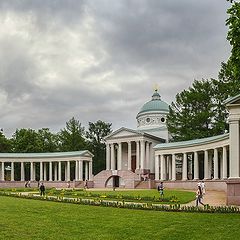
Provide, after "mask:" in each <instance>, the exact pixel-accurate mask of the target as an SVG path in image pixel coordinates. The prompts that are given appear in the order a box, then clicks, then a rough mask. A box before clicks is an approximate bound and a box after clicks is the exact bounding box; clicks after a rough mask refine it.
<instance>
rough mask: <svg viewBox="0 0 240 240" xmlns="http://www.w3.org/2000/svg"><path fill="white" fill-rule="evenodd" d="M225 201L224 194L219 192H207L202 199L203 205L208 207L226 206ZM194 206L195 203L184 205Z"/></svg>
mask: <svg viewBox="0 0 240 240" xmlns="http://www.w3.org/2000/svg"><path fill="white" fill-rule="evenodd" d="M226 200H227V199H226V193H225V192H220V191H207V192H206V194H205V195H204V197H203V203H204V204H208V205H210V206H226ZM195 205H196V202H195V201H192V202H190V203H187V204H186V206H195Z"/></svg>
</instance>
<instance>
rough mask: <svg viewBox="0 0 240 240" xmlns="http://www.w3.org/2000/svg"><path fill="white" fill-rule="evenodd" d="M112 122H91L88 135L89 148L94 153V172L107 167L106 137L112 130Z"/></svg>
mask: <svg viewBox="0 0 240 240" xmlns="http://www.w3.org/2000/svg"><path fill="white" fill-rule="evenodd" d="M111 126H112V124H111V123H105V122H103V121H101V120H98V121H97V122H95V123H92V122H89V127H88V131H87V132H86V137H87V139H88V146H89V150H90V151H91V152H92V153H93V154H94V157H93V173H94V174H96V173H98V172H100V171H101V170H103V169H105V155H106V147H105V143H104V137H106V136H107V135H109V134H110V133H111V132H112V130H111Z"/></svg>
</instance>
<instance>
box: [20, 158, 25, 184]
mask: <svg viewBox="0 0 240 240" xmlns="http://www.w3.org/2000/svg"><path fill="white" fill-rule="evenodd" d="M21 181H25V169H24V162H21Z"/></svg>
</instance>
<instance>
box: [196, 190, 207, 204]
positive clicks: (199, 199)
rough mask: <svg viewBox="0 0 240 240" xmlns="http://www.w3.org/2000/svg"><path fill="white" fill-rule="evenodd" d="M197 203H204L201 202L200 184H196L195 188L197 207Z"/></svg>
mask: <svg viewBox="0 0 240 240" xmlns="http://www.w3.org/2000/svg"><path fill="white" fill-rule="evenodd" d="M199 203H200V204H201V205H203V206H204V205H205V204H204V203H203V202H202V188H201V186H198V189H197V192H196V207H198V204H199Z"/></svg>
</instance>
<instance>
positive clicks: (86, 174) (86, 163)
mask: <svg viewBox="0 0 240 240" xmlns="http://www.w3.org/2000/svg"><path fill="white" fill-rule="evenodd" d="M86 179H87V180H89V176H88V162H85V180H86Z"/></svg>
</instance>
